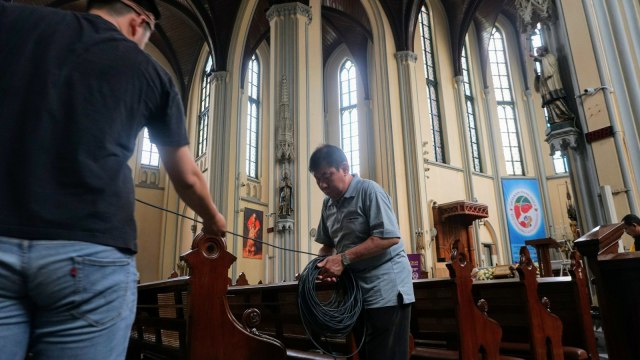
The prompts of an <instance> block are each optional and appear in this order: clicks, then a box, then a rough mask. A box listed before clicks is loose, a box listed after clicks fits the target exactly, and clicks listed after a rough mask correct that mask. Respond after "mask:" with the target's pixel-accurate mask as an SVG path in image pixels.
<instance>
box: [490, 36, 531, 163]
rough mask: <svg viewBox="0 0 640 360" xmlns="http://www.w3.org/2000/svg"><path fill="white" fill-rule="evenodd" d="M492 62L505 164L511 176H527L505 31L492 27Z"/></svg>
mask: <svg viewBox="0 0 640 360" xmlns="http://www.w3.org/2000/svg"><path fill="white" fill-rule="evenodd" d="M489 63H490V64H491V76H492V79H493V89H494V91H495V95H496V101H497V104H498V122H499V124H500V134H501V140H502V151H503V153H504V160H505V166H506V168H507V174H508V175H524V167H523V166H522V165H523V163H522V150H521V149H522V146H521V144H520V135H519V130H518V121H517V120H518V119H517V117H516V106H515V102H514V100H513V92H512V91H511V77H510V75H509V66H508V63H507V52H506V47H505V42H504V37H503V35H502V32H500V30H498V28H493V32H492V33H491V39H490V40H489Z"/></svg>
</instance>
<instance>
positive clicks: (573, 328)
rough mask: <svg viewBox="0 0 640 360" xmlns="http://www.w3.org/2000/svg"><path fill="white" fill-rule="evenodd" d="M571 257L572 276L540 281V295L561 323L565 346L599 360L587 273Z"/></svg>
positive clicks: (574, 255) (579, 261)
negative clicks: (577, 349)
mask: <svg viewBox="0 0 640 360" xmlns="http://www.w3.org/2000/svg"><path fill="white" fill-rule="evenodd" d="M570 257H571V268H570V269H569V274H570V276H563V277H547V278H538V295H539V296H541V297H546V298H548V299H550V300H551V302H552V310H553V313H554V314H555V315H557V316H558V317H559V318H560V320H562V344H563V345H564V346H573V347H576V348H581V349H584V350H585V351H586V352H587V355H588V358H589V359H599V355H598V350H597V347H596V338H595V334H594V328H593V319H592V318H591V304H590V302H591V301H590V300H591V298H590V297H589V291H588V289H587V276H586V271H585V268H584V267H583V265H582V257H581V256H580V254H579V253H578V252H577V251H573V252H572V253H571V256H570Z"/></svg>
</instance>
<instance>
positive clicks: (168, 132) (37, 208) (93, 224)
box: [0, 2, 188, 252]
mask: <svg viewBox="0 0 640 360" xmlns="http://www.w3.org/2000/svg"><path fill="white" fill-rule="evenodd" d="M0 71H1V74H0V235H4V236H10V237H17V238H24V239H42V240H49V239H50V240H80V241H87V242H92V243H98V244H104V245H109V246H115V247H119V248H122V249H128V250H131V251H134V252H135V251H136V227H135V221H134V217H133V211H134V192H133V180H132V175H131V169H130V168H129V166H128V164H127V161H128V160H129V159H130V157H131V156H132V154H133V151H134V148H135V143H136V138H137V135H138V133H139V131H140V130H141V129H142V127H143V126H147V127H148V128H149V133H150V136H151V139H152V141H153V142H154V143H156V144H158V145H163V146H175V147H179V146H183V145H186V144H188V138H187V136H186V130H185V125H184V113H183V108H182V104H181V101H180V97H179V95H178V93H177V92H176V90H175V87H174V85H173V83H172V82H171V78H170V77H169V75H168V74H167V73H166V72H165V71H164V70H163V69H162V68H161V67H160V66H159V65H158V64H157V63H156V62H155V61H154V60H153V59H152V58H151V57H150V56H148V55H147V54H146V53H144V52H143V51H142V50H140V49H139V48H138V46H137V45H136V44H135V43H134V42H132V41H130V40H128V39H127V38H125V37H124V36H123V35H122V34H121V33H120V32H119V31H118V29H117V28H116V27H115V26H114V25H113V24H111V23H110V22H108V21H106V20H104V19H103V18H101V17H99V16H96V15H92V14H87V13H75V12H69V11H62V10H57V9H51V8H45V7H31V6H25V5H15V4H5V3H2V2H0Z"/></svg>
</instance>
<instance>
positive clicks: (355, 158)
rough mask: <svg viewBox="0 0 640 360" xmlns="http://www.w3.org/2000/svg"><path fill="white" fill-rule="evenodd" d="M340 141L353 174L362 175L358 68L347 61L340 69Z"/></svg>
mask: <svg viewBox="0 0 640 360" xmlns="http://www.w3.org/2000/svg"><path fill="white" fill-rule="evenodd" d="M340 141H341V144H340V145H341V147H342V150H343V151H344V153H345V155H347V160H349V164H350V165H351V172H352V173H355V174H359V173H360V142H359V140H358V91H357V89H356V66H355V64H354V63H353V62H352V61H351V60H349V59H347V60H346V61H345V62H344V63H343V64H342V66H341V67H340Z"/></svg>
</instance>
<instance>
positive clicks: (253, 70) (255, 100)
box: [246, 54, 260, 178]
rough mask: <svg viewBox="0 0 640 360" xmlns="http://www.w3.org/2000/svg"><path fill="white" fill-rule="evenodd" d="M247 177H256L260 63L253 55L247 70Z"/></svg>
mask: <svg viewBox="0 0 640 360" xmlns="http://www.w3.org/2000/svg"><path fill="white" fill-rule="evenodd" d="M247 79H248V80H247V90H248V91H247V93H248V95H249V96H248V100H247V102H248V104H247V169H246V170H247V176H249V177H252V178H257V177H258V133H259V131H258V130H259V128H260V127H259V120H260V63H259V62H258V58H257V57H256V55H255V54H253V56H252V57H251V61H249V67H248V68H247Z"/></svg>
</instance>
